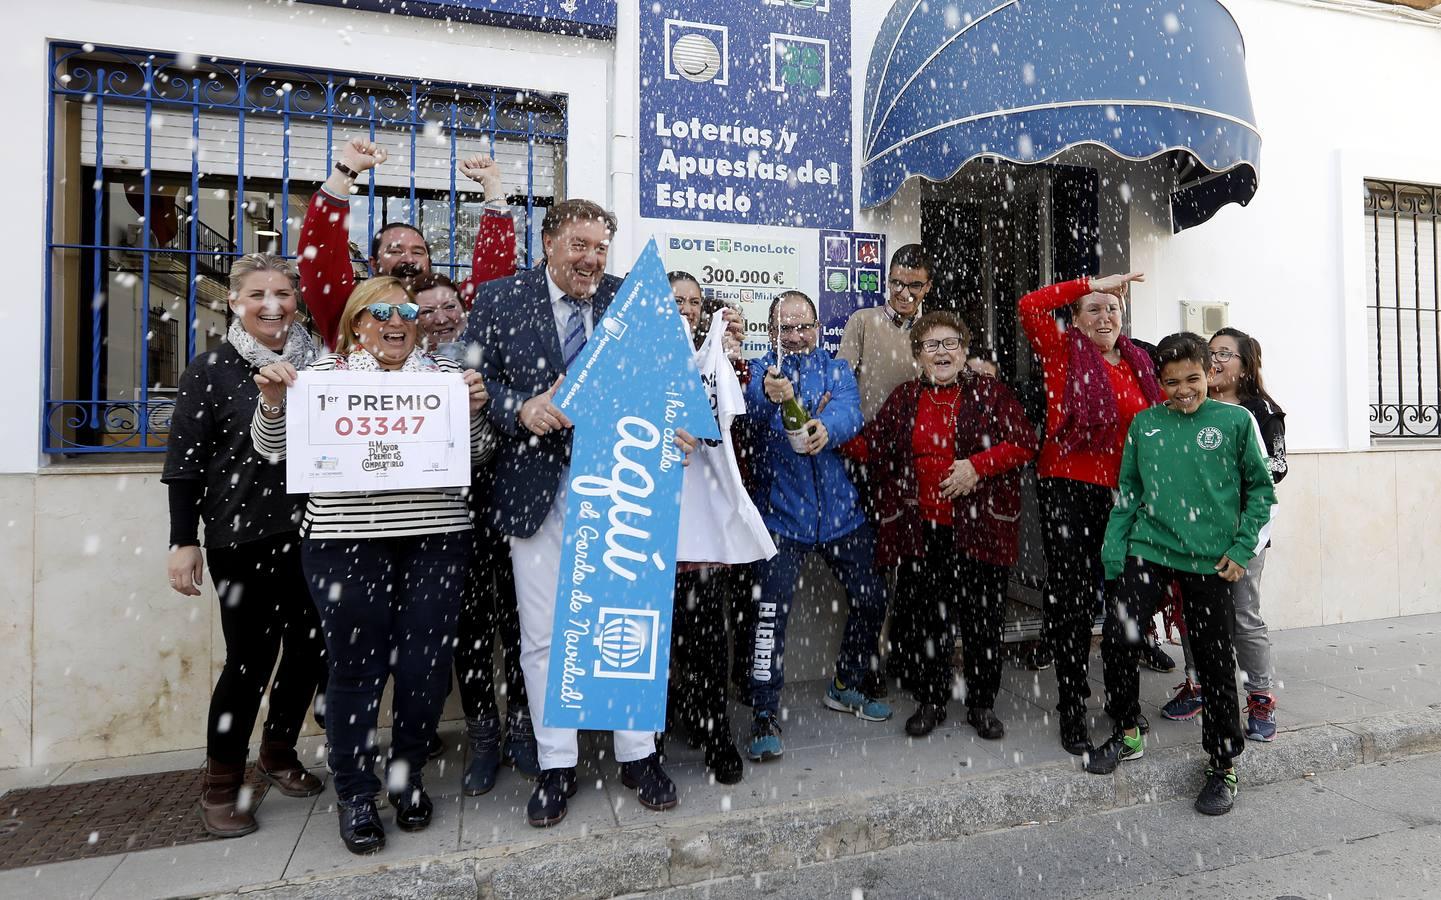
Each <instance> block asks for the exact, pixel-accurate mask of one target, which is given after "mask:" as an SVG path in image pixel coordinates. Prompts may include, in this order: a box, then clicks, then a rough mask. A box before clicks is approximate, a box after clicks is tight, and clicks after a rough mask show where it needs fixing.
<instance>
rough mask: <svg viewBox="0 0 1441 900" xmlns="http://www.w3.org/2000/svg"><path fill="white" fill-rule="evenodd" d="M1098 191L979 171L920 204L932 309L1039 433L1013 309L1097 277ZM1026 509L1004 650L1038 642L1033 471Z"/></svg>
mask: <svg viewBox="0 0 1441 900" xmlns="http://www.w3.org/2000/svg"><path fill="white" fill-rule="evenodd" d="M1099 185H1100V178H1099V175H1098V173H1097V172H1096V170H1094V169H1089V168H1084V167H1080V166H1053V165H1030V166H1023V165H1017V164H1015V163H1009V162H1004V161H995V162H992V161H981V162H977V163H974V164H972V165H969V166H966V167H965V168H964V169H962V170H961V171H960V172H959V173H957V174H956V176H955V177H953V178H952V179H951V180H950V181H948V182H946V183H944V184H937V185H933V186H932V187H931V188H930V189H929V192H930V196H928V197H927V198H925V199H923V200H922V202H921V243H922V244H923V245H924V246H925V248H926V250H927V251H928V252H929V253H930V254H931V256H932V258H933V259H934V260H935V262H936V269H937V271H936V273H935V274H934V275H933V280H934V281H935V288H934V293H933V299H932V303H931V306H932V308H936V309H949V310H953V311H955V312H956V313H958V314H959V315H960V316H961V318H962V319H963V320H964V321H965V322H966V324H967V326H969V327H970V329H971V334H972V338H971V349H972V353H980V354H983V355H987V356H989V357H990V358H991V359H992V360H994V361H995V363H996V365H997V367H998V369H999V377H1000V378H1001V379H1002V380H1004V381H1005V382H1006V384H1007V385H1009V386H1010V387H1011V388H1012V390H1014V391H1015V392H1016V396H1017V397H1018V398H1019V399H1020V401H1021V405H1022V406H1023V407H1025V410H1026V414H1027V415H1028V416H1029V417H1030V419H1031V421H1032V422H1033V423H1034V424H1035V425H1036V426H1037V428H1038V429H1039V428H1042V427H1043V426H1044V423H1045V416H1046V399H1045V386H1044V384H1043V383H1042V379H1041V369H1040V364H1039V363H1038V361H1037V360H1036V359H1035V356H1034V354H1032V353H1031V348H1030V345H1029V344H1028V343H1027V341H1026V336H1025V333H1024V332H1023V331H1022V330H1021V327H1020V323H1019V321H1018V317H1017V311H1016V303H1017V301H1018V300H1019V299H1020V298H1021V297H1022V296H1023V295H1024V294H1026V293H1029V292H1030V291H1033V290H1035V289H1037V288H1038V287H1040V286H1042V285H1044V284H1050V283H1052V282H1054V281H1058V280H1064V279H1069V278H1077V277H1079V276H1081V275H1094V274H1097V272H1098V269H1099V248H1098V246H1097V235H1098V233H1099V225H1100V222H1099V193H1098V192H1099ZM1023 502H1024V506H1023V510H1022V519H1021V555H1020V561H1019V562H1018V564H1017V565H1016V568H1015V569H1014V570H1013V573H1012V578H1011V590H1010V595H1011V599H1012V601H1013V602H1012V605H1011V609H1010V610H1009V611H1008V614H1007V617H1006V640H1007V641H1021V640H1032V639H1034V638H1036V637H1038V636H1039V633H1040V609H1041V598H1042V594H1041V591H1042V589H1043V588H1044V586H1045V578H1046V560H1045V554H1044V552H1043V548H1042V544H1041V529H1040V518H1039V508H1038V506H1037V504H1036V492H1035V478H1034V469H1028V471H1027V474H1026V477H1025V479H1024V484H1023Z"/></svg>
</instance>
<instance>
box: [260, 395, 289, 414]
mask: <svg viewBox="0 0 1441 900" xmlns="http://www.w3.org/2000/svg"><path fill="white" fill-rule="evenodd" d="M260 411H261V412H263V413H265V414H266V415H271V416H278V415H280V414H281V413H283V412H285V402H284V401H283V400H282V401H281V402H280V403H277V404H276V405H275V406H271V405H270V404H269V403H266V402H265V397H264V395H262V396H261V398H260Z"/></svg>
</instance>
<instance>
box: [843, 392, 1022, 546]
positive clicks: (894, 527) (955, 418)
mask: <svg viewBox="0 0 1441 900" xmlns="http://www.w3.org/2000/svg"><path fill="white" fill-rule="evenodd" d="M933 390H934V389H933V388H930V387H928V386H926V385H924V384H923V383H922V382H921V381H920V380H919V379H916V380H914V381H908V382H906V383H905V384H903V385H901V386H900V387H898V388H896V389H895V390H894V391H892V392H891V395H890V397H888V398H886V402H885V405H883V406H882V407H881V409H880V411H879V412H878V413H876V417H875V418H874V419H872V420H871V422H870V423H869V424H868V425H866V427H865V430H864V431H862V432H861V434H860V435H859V436H858V437H856V438H855V439H853V440H851V441H849V442H848V443H847V444H846V445H845V453H846V454H847V455H848V456H852V457H853V458H855V459H857V460H859V461H861V462H864V463H867V478H866V483H867V486H868V487H869V488H870V490H871V491H872V492H873V495H874V497H875V505H876V509H877V512H878V513H879V523H878V525H877V528H876V565H880V566H891V565H895V564H896V563H897V562H899V561H900V560H901V559H904V558H908V557H919V556H922V555H924V553H925V538H924V529H923V528H922V527H921V526H922V523H923V522H925V521H932V522H938V524H950V525H951V527H952V529H953V530H954V532H955V537H956V551H957V552H958V553H961V554H963V555H965V556H968V557H970V558H971V559H976V560H980V561H981V562H986V563H990V564H992V565H996V566H1013V565H1015V564H1016V559H1017V552H1018V547H1019V538H1020V518H1021V474H1020V469H1021V466H1022V465H1024V464H1025V463H1026V462H1027V461H1028V460H1030V459H1031V457H1032V456H1034V455H1035V449H1036V431H1035V428H1034V427H1033V426H1032V425H1031V423H1030V422H1029V421H1027V420H1026V414H1025V412H1024V411H1023V410H1022V409H1021V404H1020V403H1018V402H1017V401H1016V398H1015V395H1013V394H1012V393H1011V391H1010V389H1009V388H1007V387H1006V386H1005V385H1004V384H1002V383H1001V382H1000V381H998V380H997V379H994V378H983V377H981V376H978V375H975V374H973V373H971V372H962V373H961V379H960V382H959V384H958V386H957V387H955V388H950V389H942V396H943V397H945V396H946V395H947V394H948V395H949V397H951V398H954V397H956V395H957V394H958V393H959V394H960V399H959V402H958V403H957V404H956V406H955V408H954V409H947V408H946V407H945V406H943V405H940V404H936V403H935V402H933V401H932V400H931V399H930V398H929V397H927V396H925V395H927V394H930V393H932V392H933ZM938 406H940V409H939V411H937V407H938ZM927 407H930V408H929V409H928V408H927ZM923 420H925V421H924V423H923ZM945 421H949V422H950V423H951V425H950V428H949V430H938V428H939V426H940V425H941V423H942V422H945ZM941 434H945V437H944V438H942V439H943V440H946V441H948V443H949V446H950V450H949V451H948V452H949V454H950V456H949V458H948V459H945V460H944V466H945V468H944V471H942V470H941V462H942V459H941V458H940V457H937V456H935V453H934V451H933V450H932V448H931V447H926V450H927V453H926V455H925V456H922V455H921V454H919V453H918V452H917V450H918V445H917V442H918V441H920V442H922V445H925V444H930V443H931V442H932V441H934V440H936V439H937V438H938V437H939V436H940V435H941ZM927 457H929V458H927ZM957 459H968V460H970V462H971V465H973V466H975V467H976V474H978V475H980V476H981V480H980V482H979V483H978V484H977V485H976V489H975V490H974V491H972V492H971V493H970V494H968V495H966V496H962V497H956V498H955V499H953V500H950V501H942V500H939V498H938V497H937V494H938V492H939V489H940V481H941V479H943V478H944V477H945V474H946V473H948V472H949V471H950V468H951V463H953V462H955V461H956V460H957ZM927 468H929V469H931V473H930V474H923V470H925V469H927ZM927 480H933V486H932V487H930V488H927V487H926V486H925V482H926V481H927ZM928 490H929V491H931V495H932V499H930V500H925V499H922V498H924V497H925V495H926V492H927V491H928ZM926 505H931V506H932V509H929V510H928V509H926V508H925V507H926ZM937 506H946V507H949V513H948V515H949V520H948V522H939V521H938V519H937V518H936V514H937V512H938V510H937V509H936V507H937Z"/></svg>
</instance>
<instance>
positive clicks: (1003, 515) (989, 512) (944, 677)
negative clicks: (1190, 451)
mask: <svg viewBox="0 0 1441 900" xmlns="http://www.w3.org/2000/svg"><path fill="white" fill-rule="evenodd" d="M910 335H911V353H912V355H913V356H914V357H915V360H916V363H917V364H918V366H919V368H920V370H921V377H920V378H917V379H913V380H911V381H908V382H906V383H905V384H902V385H901V386H900V387H898V388H896V389H895V390H894V391H892V392H891V395H890V397H889V398H887V399H886V402H885V405H883V406H882V407H881V408H880V410H879V411H878V412H877V413H876V417H875V418H874V419H873V420H871V422H870V424H868V425H867V426H866V427H865V430H864V431H862V432H861V436H860V437H859V438H858V439H856V440H854V441H851V442H850V443H849V444H847V445H846V450H847V452H848V453H851V454H853V456H854V457H855V458H857V459H859V460H860V461H861V462H864V463H867V464H868V467H869V470H870V472H871V478H870V482H869V483H870V486H871V489H872V490H873V491H874V492H875V497H874V500H875V503H876V508H877V510H878V511H879V513H880V523H881V524H880V526H879V528H878V530H877V534H876V564H877V565H878V566H895V565H899V572H898V573H897V579H896V599H895V609H894V614H895V618H896V619H897V620H898V621H904V622H906V623H907V624H908V625H909V626H910V628H911V630H912V633H913V634H914V636H915V643H914V646H910V645H905V646H902V647H898V648H897V649H896V650H895V651H893V652H895V653H907V654H909V655H911V656H912V657H913V658H908V659H904V660H902V662H903V664H904V665H905V668H906V670H907V671H908V672H911V673H913V678H912V683H911V690H912V692H913V693H914V694H915V698H916V702H917V708H916V711H915V713H914V714H912V715H911V717H910V718H909V719H907V720H906V733H907V734H909V735H911V736H912V737H924V736H925V735H928V734H930V733H931V732H932V731H934V730H935V728H936V726H937V725H939V724H941V723H942V722H944V721H945V720H946V704H947V703H948V702H949V701H950V700H951V698H952V695H953V691H952V674H951V649H952V646H953V644H954V638H953V637H952V633H953V632H952V629H953V628H954V629H956V630H959V632H960V634H961V644H962V648H963V655H964V657H965V704H966V721H967V722H968V723H969V724H970V725H971V727H973V728H975V729H976V733H977V734H979V735H980V736H981V737H983V738H986V739H987V740H998V739H1000V738H1002V737H1004V736H1005V733H1006V728H1005V725H1004V724H1003V723H1002V722H1001V720H1000V719H999V718H997V717H996V713H995V705H996V695H997V692H998V691H999V690H1000V686H1001V629H1002V624H1003V621H1004V618H1003V615H1002V613H1003V611H1004V608H1005V602H1006V582H1007V579H1008V576H1009V573H1010V567H1011V566H1014V565H1015V564H1016V559H1017V555H1018V548H1019V544H1020V523H1019V520H1020V512H1021V481H1020V475H1021V467H1022V466H1024V465H1025V464H1026V463H1027V462H1028V461H1029V460H1030V459H1031V458H1032V457H1033V456H1035V454H1036V433H1035V429H1034V428H1033V427H1032V425H1031V423H1030V422H1029V421H1028V420H1027V419H1026V414H1025V412H1024V411H1023V410H1022V409H1021V405H1020V403H1019V402H1017V400H1016V397H1015V395H1014V394H1012V393H1011V391H1010V389H1009V388H1007V387H1006V386H1005V384H1004V383H1002V382H1001V381H1000V380H999V379H996V378H988V377H985V376H982V375H978V374H976V373H975V372H974V371H972V370H971V369H970V368H969V367H968V366H967V365H966V357H967V350H968V349H969V348H968V345H969V343H970V332H969V331H968V330H967V328H966V326H965V323H963V322H962V321H961V320H960V318H959V317H958V316H956V314H955V313H951V312H929V313H926V314H925V315H923V316H921V317H920V319H918V320H917V321H916V323H915V325H914V326H913V327H912V328H911V331H910Z"/></svg>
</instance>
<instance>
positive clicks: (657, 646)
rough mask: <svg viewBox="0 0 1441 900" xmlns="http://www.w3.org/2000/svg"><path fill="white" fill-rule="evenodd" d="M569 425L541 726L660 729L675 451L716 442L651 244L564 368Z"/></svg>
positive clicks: (671, 577)
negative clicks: (687, 443) (683, 437)
mask: <svg viewBox="0 0 1441 900" xmlns="http://www.w3.org/2000/svg"><path fill="white" fill-rule="evenodd" d="M562 390H563V394H562V396H561V397H560V400H559V401H558V403H557V405H558V406H559V407H560V408H561V409H562V410H564V411H565V414H566V415H567V416H569V417H570V418H571V421H573V422H574V423H575V436H574V437H573V438H572V440H571V451H570V476H569V477H570V480H569V482H568V484H567V485H566V488H567V490H566V501H565V531H564V536H563V537H562V542H561V551H560V572H559V576H558V579H557V583H556V593H555V619H554V626H553V627H554V631H552V633H551V635H552V636H551V644H550V675H549V678H548V679H547V682H546V686H545V720H544V722H543V724H544V725H546V726H548V727H551V728H594V729H600V730H605V731H615V730H621V731H661V730H663V729H664V728H665V695H666V676H667V675H668V673H669V672H670V629H671V608H672V601H673V599H674V596H675V550H676V542H677V539H678V536H679V533H680V498H681V487H682V480H681V473H682V463H683V460H684V455H683V454H682V453H681V451H680V448H679V447H678V446H677V445H676V431H677V430H680V429H684V430H685V431H688V432H689V433H690V434H691V436H692V437H695V438H697V439H710V440H714V441H719V440H720V436H721V435H720V429H719V428H718V427H717V426H716V420H715V416H714V415H713V414H712V413H711V406H710V398H709V395H707V393H706V391H705V388H704V387H703V386H702V384H701V380H700V373H699V372H698V371H697V369H696V364H695V350H694V348H692V346H691V343H690V341H689V340H688V339H687V338H686V334H685V327H684V326H683V325H682V324H681V319H680V313H679V312H677V311H676V307H675V299H674V297H673V296H672V295H671V290H670V282H669V281H668V280H667V279H666V272H665V267H664V266H663V265H662V264H661V260H660V253H659V252H658V251H657V249H656V245H655V241H651V242H650V243H649V244H647V245H646V248H645V250H644V251H643V252H642V253H641V255H640V259H639V260H637V261H636V264H635V268H633V269H631V272H630V275H629V276H627V277H626V280H625V283H624V284H623V285H621V288H620V292H619V293H618V294H617V295H616V298H615V300H614V301H613V302H612V303H611V304H610V306H609V307H608V308H607V309H606V313H605V316H604V317H603V318H602V319H601V320H600V321H599V322H597V323H595V333H594V334H592V335H591V338H590V341H589V342H588V343H587V344H586V347H585V350H584V351H583V352H582V353H581V356H580V358H579V359H577V360H576V361H575V362H574V363H572V365H571V367H570V372H569V377H567V379H566V383H565V387H564V388H563V389H562Z"/></svg>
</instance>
